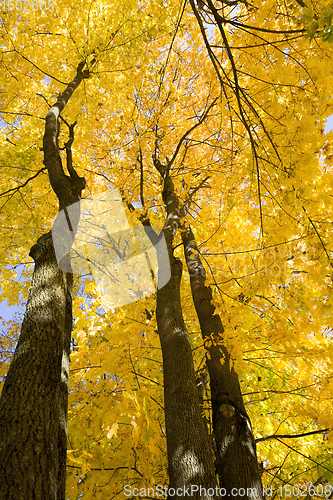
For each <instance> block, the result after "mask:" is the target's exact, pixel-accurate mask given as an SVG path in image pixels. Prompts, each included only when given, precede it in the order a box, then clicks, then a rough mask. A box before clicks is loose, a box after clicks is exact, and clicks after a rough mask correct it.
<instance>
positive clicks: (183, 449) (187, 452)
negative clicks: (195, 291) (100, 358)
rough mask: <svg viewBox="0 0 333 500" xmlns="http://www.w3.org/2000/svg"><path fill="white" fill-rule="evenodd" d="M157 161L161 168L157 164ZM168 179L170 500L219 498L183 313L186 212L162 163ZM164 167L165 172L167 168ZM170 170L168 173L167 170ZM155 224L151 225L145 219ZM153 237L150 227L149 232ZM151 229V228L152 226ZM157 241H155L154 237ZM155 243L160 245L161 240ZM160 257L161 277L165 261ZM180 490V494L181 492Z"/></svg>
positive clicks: (162, 331)
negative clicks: (177, 242) (181, 239)
mask: <svg viewBox="0 0 333 500" xmlns="http://www.w3.org/2000/svg"><path fill="white" fill-rule="evenodd" d="M156 163H157V162H156V161H155V166H156ZM158 165H159V167H156V168H158V170H159V171H160V173H161V175H162V177H163V179H164V189H163V195H162V196H163V200H164V203H165V207H166V210H167V218H166V222H165V224H164V228H163V234H164V237H165V240H166V245H167V250H168V258H169V262H170V269H171V279H170V280H169V282H168V283H167V284H166V285H164V286H163V287H162V288H158V291H157V308H156V317H157V327H158V334H159V337H160V341H161V348H162V354H163V375H164V411H165V427H166V437H167V451H168V472H169V479H170V483H169V488H170V489H171V488H173V489H174V490H175V491H174V492H173V490H171V492H170V498H172V499H181V498H184V497H185V498H186V497H188V498H189V497H191V498H193V499H194V500H199V499H203V500H208V499H214V498H216V496H215V495H216V487H217V481H216V476H215V470H214V465H213V457H212V449H211V446H210V443H209V440H208V434H207V429H206V427H205V424H204V422H203V419H202V416H201V407H200V404H199V395H198V391H197V387H196V380H195V372H194V365H193V357H192V350H191V345H190V341H189V336H188V333H187V330H186V326H185V323H184V319H183V315H182V307H181V300H180V282H181V277H182V263H181V261H180V260H179V259H177V258H175V256H174V254H173V247H172V243H173V238H174V236H175V233H176V231H177V229H178V227H179V224H180V220H181V209H179V207H178V198H177V195H176V194H175V192H174V186H173V182H172V180H171V177H170V175H169V173H168V172H167V169H166V167H162V166H161V165H160V164H158ZM161 169H162V170H161ZM163 169H164V170H163ZM143 224H144V225H145V226H149V221H148V220H146V221H143ZM146 230H147V234H148V236H150V237H151V233H150V232H149V229H148V228H146ZM150 230H151V228H150ZM152 241H153V239H152ZM153 243H154V244H156V238H155V242H154V241H153ZM158 257H159V273H160V272H161V273H162V274H163V272H164V269H163V264H164V262H165V261H164V262H163V260H164V259H165V257H164V256H163V259H162V258H161V256H158ZM177 489H179V490H178V493H177Z"/></svg>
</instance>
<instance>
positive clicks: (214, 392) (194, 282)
mask: <svg viewBox="0 0 333 500" xmlns="http://www.w3.org/2000/svg"><path fill="white" fill-rule="evenodd" d="M182 240H183V244H184V250H185V258H186V264H187V268H188V271H189V274H190V282H191V290H192V296H193V302H194V306H195V310H196V313H197V316H198V319H199V323H200V328H201V332H202V338H203V339H204V340H205V347H206V351H207V368H208V373H209V377H210V388H211V401H212V415H213V417H212V418H213V432H214V439H215V445H216V447H215V449H216V452H215V453H216V469H217V473H218V476H219V483H220V488H225V489H226V492H227V496H228V495H229V496H232V498H236V499H237V498H239V499H240V498H243V499H249V500H259V499H260V500H261V499H263V490H262V483H261V475H260V472H259V466H258V462H257V454H256V445H255V441H254V437H253V434H252V427H251V422H250V419H249V416H248V414H247V412H246V410H245V407H244V402H243V398H242V393H241V388H240V383H239V379H238V375H237V373H236V372H235V370H234V367H233V366H232V363H231V358H230V353H229V351H228V349H227V348H226V347H225V346H224V345H223V343H222V342H221V341H222V338H223V331H224V328H223V324H222V321H221V318H220V316H219V315H218V314H215V307H214V305H213V304H212V291H211V288H210V287H207V286H205V280H206V273H205V269H204V267H203V265H202V262H201V259H200V256H199V252H198V248H197V244H196V242H195V238H194V235H193V233H192V231H191V229H190V228H189V229H188V230H183V231H182ZM233 488H236V489H235V490H234V492H233V493H231V491H232V489H233ZM240 488H243V489H244V490H245V494H242V493H244V491H243V490H242V491H241V494H237V493H236V494H235V492H236V491H237V490H238V491H239V489H240Z"/></svg>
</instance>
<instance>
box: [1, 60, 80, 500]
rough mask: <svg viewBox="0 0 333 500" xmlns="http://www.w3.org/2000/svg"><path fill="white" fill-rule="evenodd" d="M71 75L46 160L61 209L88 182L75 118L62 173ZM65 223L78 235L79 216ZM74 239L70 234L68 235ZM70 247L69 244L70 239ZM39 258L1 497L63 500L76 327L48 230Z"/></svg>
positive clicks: (6, 429) (6, 417)
mask: <svg viewBox="0 0 333 500" xmlns="http://www.w3.org/2000/svg"><path fill="white" fill-rule="evenodd" d="M83 67H84V63H81V64H79V66H78V69H77V74H76V76H75V78H74V80H73V81H72V82H71V83H70V84H69V85H68V86H67V88H66V89H65V91H64V92H63V93H62V94H60V96H59V98H58V101H57V102H56V103H55V104H54V105H53V106H52V107H51V108H50V110H49V112H48V113H47V115H46V125H45V134H44V140H43V150H44V164H45V166H46V167H47V169H48V173H49V178H50V183H51V186H52V188H53V190H54V191H55V193H56V195H57V197H58V201H59V207H60V210H62V209H64V210H65V214H67V207H68V206H69V205H71V204H73V203H76V202H78V201H79V200H80V198H81V191H82V189H84V187H85V181H84V179H83V178H81V177H79V176H78V175H77V173H76V172H75V170H74V168H73V166H72V158H71V145H72V142H73V139H74V125H72V126H70V127H69V129H70V130H69V131H70V138H69V141H68V143H67V144H66V152H67V169H68V172H69V174H70V175H69V176H67V175H65V173H64V171H63V168H62V163H61V158H60V154H59V146H58V134H59V115H60V112H61V111H62V110H63V108H64V107H65V105H66V103H67V102H68V100H69V98H70V97H71V95H72V94H73V92H74V90H75V89H76V88H77V86H78V85H79V84H80V82H81V81H82V79H83V78H86V77H88V72H87V71H82V70H83ZM75 214H76V217H75V220H72V221H69V218H68V214H67V222H68V224H69V228H70V231H72V233H73V239H74V234H75V231H76V228H77V225H78V222H79V208H78V210H76V211H75ZM70 243H72V241H71V242H70ZM69 248H70V245H69ZM29 255H30V256H31V257H32V258H33V259H34V261H35V269H34V274H33V278H32V286H31V289H30V293H29V298H28V303H27V307H26V312H25V315H24V320H23V324H22V329H21V335H20V338H19V341H18V344H17V347H16V350H15V354H14V358H13V361H12V363H11V365H10V368H9V371H8V374H7V377H6V381H5V384H4V387H3V391H2V394H1V398H0V500H65V499H66V495H65V484H66V451H67V398H68V374H69V352H70V338H71V330H72V280H73V275H72V274H71V273H67V272H65V271H68V270H70V269H71V268H70V262H69V255H68V254H67V255H65V256H63V266H64V267H62V269H65V271H64V270H61V269H59V266H58V263H57V259H56V255H55V251H54V245H53V241H52V234H51V232H49V233H47V234H44V235H43V236H41V237H40V238H39V239H38V241H37V243H36V244H35V245H34V246H33V247H32V248H31V250H30V254H29Z"/></svg>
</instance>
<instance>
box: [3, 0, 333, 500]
mask: <svg viewBox="0 0 333 500" xmlns="http://www.w3.org/2000/svg"><path fill="white" fill-rule="evenodd" d="M50 6H52V5H50ZM324 8H325V2H317V3H316V5H314V12H315V11H318V12H320V11H321V9H324ZM58 9H59V11H58ZM60 9H61V10H60ZM75 9H77V10H75ZM42 14H43V13H42V12H40V11H38V12H37V13H36V15H35V17H34V18H33V19H29V22H28V18H27V17H26V15H25V14H24V12H23V13H22V14H20V16H18V15H17V12H7V13H6V14H5V15H4V17H3V20H2V29H3V47H2V50H3V63H2V64H3V67H4V73H3V76H2V87H3V89H4V92H5V94H3V97H2V101H1V110H2V113H3V114H2V117H3V124H4V127H3V129H2V130H3V141H2V153H1V165H2V169H3V171H4V173H5V174H6V175H4V176H3V181H2V183H3V185H2V189H1V193H2V199H3V206H2V214H3V215H2V217H3V220H4V222H6V221H8V222H6V223H7V225H8V226H10V227H14V228H17V229H18V228H21V227H22V225H21V218H24V220H26V221H28V222H27V224H26V226H27V230H28V231H30V234H29V238H27V233H26V232H24V231H20V232H19V231H18V232H17V233H16V234H15V235H14V234H13V233H9V231H7V233H8V234H6V237H5V238H4V239H3V242H2V255H3V256H5V255H6V252H7V249H8V248H12V249H14V252H13V253H12V256H11V260H5V258H4V257H3V258H2V259H3V262H4V263H5V266H4V270H3V281H4V282H6V283H8V286H7V287H6V292H5V293H4V297H5V298H7V297H8V296H9V293H11V295H12V300H13V301H17V300H18V291H19V290H20V287H19V286H18V285H17V283H15V281H11V282H10V277H11V276H12V274H13V272H14V269H13V267H14V266H15V264H13V262H14V259H15V262H22V261H24V257H23V255H26V254H27V253H28V251H27V241H26V240H27V239H29V241H31V233H32V235H33V237H34V238H36V237H37V235H38V234H40V232H43V231H45V226H46V225H47V223H48V222H49V221H50V220H51V214H52V215H53V216H55V215H56V213H55V204H54V202H53V200H54V198H51V197H49V194H48V193H49V192H50V190H51V188H50V186H49V184H48V180H47V177H46V168H43V167H41V166H40V165H41V160H42V158H41V152H40V148H41V137H42V133H43V127H41V126H40V118H38V117H39V116H40V115H43V112H42V111H41V110H42V108H43V107H44V106H45V108H44V109H45V111H46V109H47V106H48V104H47V103H48V102H50V101H51V100H52V99H53V101H54V99H55V97H54V96H56V95H57V94H58V93H59V92H63V91H64V89H65V88H66V87H67V86H68V82H70V81H71V80H72V78H73V74H74V68H77V67H78V65H79V64H81V65H80V66H79V68H81V71H82V68H83V67H85V68H87V69H86V71H89V75H90V78H89V79H84V80H83V81H82V82H81V85H80V86H79V87H78V88H77V89H76V91H75V94H74V95H73V97H72V98H71V100H70V102H69V103H68V105H67V107H66V108H65V109H64V112H63V119H64V122H63V123H64V124H65V126H64V127H63V129H64V130H63V131H60V134H59V144H60V145H62V144H65V146H64V150H66V152H67V158H68V166H69V169H68V171H69V174H70V175H71V178H72V181H73V179H74V178H75V179H76V181H77V183H79V184H80V186H79V188H80V189H79V191H80V190H81V188H83V187H84V186H83V181H82V180H81V181H80V180H79V179H82V178H83V176H84V178H85V179H86V185H87V188H88V189H89V195H92V196H93V197H94V196H98V195H100V194H101V193H102V192H104V191H106V190H110V189H114V188H116V189H118V191H119V192H120V193H121V197H122V203H123V206H124V207H125V209H126V217H127V221H128V224H129V225H131V226H133V227H141V228H142V227H143V228H145V230H146V232H147V235H148V236H149V237H150V238H151V243H152V244H156V241H157V239H158V238H161V234H163V235H164V238H165V241H166V245H167V251H168V257H169V263H170V269H171V279H170V281H169V282H168V283H167V284H165V286H163V287H161V288H158V287H157V290H156V293H155V295H154V294H153V295H150V296H148V295H144V294H142V293H141V292H142V290H141V292H140V289H135V286H136V285H134V284H133V281H131V279H132V280H133V276H132V278H131V277H130V275H129V276H128V280H129V283H130V285H129V286H132V287H134V288H133V289H135V291H136V293H137V294H139V293H141V299H140V300H138V301H135V302H132V303H128V304H126V305H123V306H122V307H118V308H117V307H116V306H115V304H114V303H112V297H111V298H110V297H109V296H108V295H107V294H105V293H103V292H105V289H103V283H102V282H100V283H98V280H97V282H96V283H94V281H93V280H92V276H91V272H92V273H93V274H94V269H93V266H94V265H96V262H93V260H92V259H91V258H90V259H88V262H89V265H90V268H89V266H87V272H83V273H80V274H79V275H78V276H76V281H75V284H74V292H75V293H74V297H73V314H74V320H75V322H74V330H73V332H72V336H73V339H74V340H73V344H72V353H71V368H70V392H69V422H68V424H69V438H68V444H69V451H68V463H67V473H68V477H67V495H68V496H69V497H70V498H72V497H73V498H92V496H93V495H97V496H98V495H99V496H101V495H103V497H105V496H110V498H111V497H114V496H117V495H119V496H120V495H121V496H123V494H124V492H125V493H126V494H128V496H130V495H132V496H135V495H134V493H133V492H129V490H131V489H133V488H148V487H153V486H154V485H155V486H156V485H158V484H160V485H166V486H167V485H169V486H170V488H178V487H184V488H187V487H190V486H191V485H201V486H203V487H206V489H207V490H208V489H209V488H211V489H213V490H214V493H207V492H206V493H202V492H200V491H196V489H195V488H194V490H193V496H194V497H197V498H209V497H213V498H215V497H217V496H218V495H217V493H216V491H215V488H216V485H217V480H218V484H219V487H220V488H225V489H226V492H228V493H229V491H230V490H231V489H232V488H244V495H243V491H240V492H239V494H238V496H239V497H240V496H241V497H245V498H262V491H261V480H262V481H263V485H264V487H265V488H267V487H269V486H272V492H273V490H274V491H275V492H277V493H279V494H282V493H283V491H284V489H283V488H285V485H286V484H291V485H292V486H294V487H295V488H297V487H298V488H299V489H301V488H302V487H303V486H304V485H305V484H306V482H307V481H312V482H313V483H314V486H313V488H315V491H312V490H311V491H312V493H313V492H314V493H317V495H318V496H320V495H321V493H320V490H319V489H318V488H319V486H320V485H321V487H322V488H323V489H325V488H327V487H328V486H327V484H328V483H327V482H330V481H331V478H332V465H331V464H330V460H331V458H330V446H331V445H330V440H329V439H327V436H328V432H329V429H330V427H331V416H330V415H331V395H330V380H331V379H330V366H331V361H330V360H331V347H330V335H331V330H330V300H331V299H330V296H331V294H330V288H331V257H330V252H331V250H330V236H331V233H330V225H331V222H330V221H331V216H332V214H331V210H332V208H331V207H332V203H331V199H332V196H331V194H332V193H331V185H332V183H331V175H332V173H331V147H332V146H331V141H332V138H331V134H327V135H326V136H325V135H324V134H323V125H324V122H325V118H326V117H327V116H328V115H329V114H330V106H331V97H330V95H331V87H330V85H331V72H330V69H329V68H330V66H329V65H328V64H326V62H327V61H329V57H330V55H331V48H330V46H328V45H327V44H326V43H325V41H321V40H316V39H315V40H314V41H312V43H311V44H310V43H309V40H308V39H306V38H304V34H305V28H304V27H303V22H304V18H303V20H302V17H301V16H302V14H303V15H304V11H302V6H301V5H300V3H299V2H296V3H295V2H291V3H290V4H289V5H286V4H285V3H282V2H281V3H280V2H278V3H276V2H271V1H268V0H267V1H266V2H263V3H262V4H261V6H260V9H258V8H257V7H256V6H254V5H250V4H249V3H247V2H245V3H242V2H215V3H214V2H211V1H210V0H207V2H203V3H200V5H199V4H198V5H197V4H196V3H194V2H190V4H185V3H184V4H183V5H182V7H181V8H180V10H179V6H178V4H177V5H176V3H173V2H169V3H168V4H166V3H164V4H162V3H152V4H151V5H149V6H147V7H146V6H144V7H143V6H141V5H140V4H138V5H134V4H133V3H132V2H131V3H128V4H127V3H126V2H125V3H124V2H122V4H121V5H120V4H119V5H113V6H111V5H102V4H97V3H96V5H94V6H91V8H90V9H89V10H88V11H86V10H85V8H83V6H81V5H80V4H76V6H74V5H73V6H72V5H71V4H68V3H66V5H61V6H60V5H59V6H55V10H54V11H52V10H50V15H49V17H47V16H45V15H44V16H43V15H42ZM55 20H56V22H57V26H58V27H59V29H58V30H57V31H55V30H54V28H53V26H54V22H55ZM65 20H66V21H65ZM305 21H307V20H306V19H305ZM65 24H66V26H69V27H70V28H63V26H64V25H65ZM105 26H107V27H108V28H107V30H106V32H105ZM103 30H104V31H103ZM32 39H33V40H36V43H35V45H34V47H32V45H31V42H30V41H31V40H32ZM50 51H52V60H53V61H54V63H53V64H52V68H51V67H50V66H49V61H50V56H49V54H50ZM74 54H75V55H74ZM84 64H85V66H83V65H84ZM78 74H79V73H78ZM87 74H88V73H86V75H87ZM60 75H61V76H60ZM74 80H75V79H74ZM52 96H53V97H52ZM58 102H59V98H58ZM51 109H52V108H51ZM45 114H46V113H45ZM47 116H50V115H47ZM55 121H57V120H55ZM76 121H77V126H76V129H75V131H76V133H75V142H74V143H73V140H74V125H72V124H74V123H75V122H76ZM66 123H67V124H68V126H67V125H66ZM47 124H48V122H46V125H47ZM54 125H55V123H54V121H53V127H54ZM67 129H68V130H69V139H68V138H67V137H66V136H65V133H67ZM64 131H65V132H64ZM53 134H54V132H53ZM45 137H46V135H45ZM72 143H73V158H72V159H71V154H72V153H71V146H72ZM66 145H67V148H66ZM45 147H46V144H45V143H44V152H45ZM60 154H62V153H60ZM57 155H58V152H55V151H54V150H53V152H52V155H51V157H52V158H53V161H55V160H54V159H56V161H58V164H59V160H57V158H59V156H57ZM33 165H37V167H33ZM73 166H75V167H74V170H73V172H76V171H77V172H78V174H74V173H73V175H74V177H73V175H72V174H71V170H70V169H71V168H73ZM32 167H33V168H32ZM45 167H47V165H45ZM29 170H32V171H33V172H32V173H31V175H29V174H28V172H29ZM48 170H49V171H50V169H49V168H48ZM50 180H51V187H52V188H53V191H55V192H56V193H57V190H58V187H57V186H56V183H54V182H52V175H51V178H50ZM68 182H70V181H68ZM57 194H58V193H57ZM51 196H54V195H51ZM90 197H91V196H90ZM74 198H75V200H74V199H72V198H71V199H70V200H65V201H63V202H60V209H65V208H66V207H68V206H69V205H70V204H71V203H73V202H74V201H76V199H77V197H76V195H75V196H74ZM87 198H88V194H87V191H84V194H83V202H84V201H85V199H87ZM17 206H18V207H19V210H17ZM38 206H40V207H43V208H44V213H43V212H41V211H40V210H36V208H37V207H38ZM14 207H15V209H14ZM84 213H85V212H84V211H83V214H84ZM29 217H30V219H29ZM79 227H80V226H79ZM101 227H102V226H100V227H99V231H101ZM48 228H49V226H48ZM151 228H159V230H163V232H162V233H158V231H157V230H156V229H154V230H153V229H151ZM103 230H104V229H103ZM106 236H107V237H106ZM109 236H110V234H109V233H106V232H105V231H104V233H103V232H101V234H100V236H99V238H100V239H99V242H101V241H102V240H104V241H107V240H108V238H109ZM117 238H118V239H117ZM117 238H116V237H115V236H112V234H111V237H110V238H109V240H108V245H109V246H110V245H111V246H112V245H113V247H112V248H113V251H115V250H114V248H116V249H117V252H118V257H119V259H122V258H124V257H125V256H126V258H128V257H132V258H134V256H135V255H137V253H138V251H136V250H135V245H136V246H137V245H138V242H137V241H136V242H135V243H133V244H130V243H128V241H129V240H128V239H127V240H126V238H125V239H122V236H119V235H118V237H117ZM116 240H117V241H116ZM43 241H44V239H43ZM110 242H111V243H110ZM117 242H118V243H117ZM116 243H117V245H118V246H117V245H116ZM89 248H90V247H89ZM105 248H106V247H105ZM183 250H184V252H183ZM73 251H74V253H75V247H74V249H73ZM73 251H72V252H73ZM96 252H97V250H96ZM107 252H109V250H107ZM110 252H111V251H110ZM135 252H136V253H135ZM7 254H8V252H7ZM96 254H98V252H97V253H96ZM110 254H111V253H110ZM98 255H100V254H98ZM108 255H109V254H108ZM74 256H75V255H74V254H73V253H72V263H73V262H74ZM54 258H55V255H54V254H53V255H52V259H51V260H52V262H53V264H52V265H54V266H55V267H54V269H55V272H56V273H58V274H57V276H59V279H61V280H62V283H65V281H66V280H67V278H65V276H68V275H67V274H66V273H64V272H63V271H61V268H62V266H60V269H59V267H56V265H55V260H54ZM182 262H183V264H182ZM36 266H37V262H36ZM185 266H186V268H187V269H188V271H189V273H188V274H187V273H186V272H185V270H184V269H185ZM36 268H37V267H36ZM183 268H184V269H183ZM56 269H58V270H56ZM89 273H90V274H89ZM35 274H36V272H35ZM64 280H65V281H64ZM69 280H70V278H69ZM33 283H34V282H33ZM33 286H34V285H33ZM66 286H67V285H66ZM66 286H65V285H61V290H62V293H63V294H64V304H65V301H67V303H68V304H69V301H68V300H67V297H68V294H67V289H66ZM68 286H69V285H68ZM25 287H26V285H25V284H23V289H24V288H25ZM33 290H34V289H32V291H31V293H34V292H33ZM98 290H99V291H98ZM99 292H101V293H99ZM66 294H67V295H66ZM30 296H32V295H30ZM155 310H156V319H155ZM28 311H29V306H28V307H27V314H28ZM61 311H62V312H61V314H60V313H59V314H60V316H61V317H65V316H64V315H65V313H66V307H65V305H62V306H61ZM41 314H42V310H41V309H40V308H39V309H38V312H37V314H36V315H35V317H39V318H40V317H41ZM69 316H71V314H69V313H68V309H67V317H69ZM24 324H27V320H25V322H24ZM24 324H23V326H22V334H24ZM37 325H40V321H39V322H38V323H37ZM67 325H69V320H67ZM69 328H70V326H69ZM53 329H56V325H54V326H53ZM8 331H9V332H10V330H8ZM45 333H46V332H45ZM156 333H158V336H157V335H156ZM47 338H53V339H55V338H56V337H55V336H53V335H48V336H47ZM67 338H68V335H67ZM3 342H4V347H5V342H6V337H4V340H3ZM21 343H22V337H21V340H20V342H19V344H18V348H19V346H20V345H21ZM67 343H68V341H67ZM62 352H63V346H62V344H61V343H60V342H56V349H55V350H54V351H53V350H52V353H53V354H54V356H56V357H57V366H58V367H59V366H60V360H61V357H60V353H62ZM17 357H18V356H15V357H14V361H13V364H12V367H13V368H10V370H9V374H8V377H7V382H6V385H5V389H4V396H2V399H1V401H2V402H5V404H4V408H5V411H7V412H8V404H6V400H5V399H4V398H5V397H6V393H7V389H6V386H7V387H8V386H9V387H10V380H11V378H10V377H11V375H10V373H11V372H13V370H14V368H15V363H16V361H15V360H16V359H17ZM205 366H207V369H206V368H205ZM207 372H208V374H209V379H210V386H209V385H208V384H207V375H206V374H207ZM4 373H5V369H4V370H3V374H4ZM38 373H39V374H40V376H41V379H42V380H44V378H43V374H42V372H38ZM52 373H55V372H52ZM57 373H58V374H59V373H60V372H59V370H58V371H57ZM196 376H197V377H198V378H197V384H198V386H199V389H200V391H199V393H200V394H199V393H198V391H197V388H196V383H195V377H196ZM8 381H9V382H8ZM44 381H45V380H44ZM58 384H59V377H58ZM15 387H17V388H19V384H15ZM32 387H33V389H34V390H35V391H37V392H36V394H37V395H38V396H40V397H44V396H43V394H42V393H39V392H38V385H37V383H36V384H33V386H32ZM163 387H164V396H163ZM49 403H50V404H51V403H52V404H56V398H55V399H54V400H52V401H49ZM39 406H40V405H39ZM29 408H30V407H29V405H27V409H29ZM12 411H15V407H13V408H12ZM34 411H37V414H38V415H39V413H38V406H37V405H36V408H34ZM250 419H251V421H252V426H251V422H250ZM57 421H59V419H57V417H56V415H54V422H57ZM37 427H38V426H37ZM52 435H53V434H52ZM53 437H55V434H54V435H53ZM45 438H46V439H47V440H48V436H47V435H46V436H45ZM165 441H166V442H165ZM48 442H49V440H48ZM34 443H35V444H36V441H34ZM323 443H324V446H323ZM256 444H257V447H258V450H257V453H258V456H256ZM310 448H311V452H310V451H308V449H309V450H310ZM61 449H62V450H64V444H62V446H61ZM213 455H215V467H216V473H217V479H216V477H215V467H214V465H213V458H212V457H213ZM166 456H168V465H167V463H166ZM260 461H262V464H261V466H259V462H260ZM62 465H63V466H64V462H62ZM62 470H63V467H62ZM314 470H315V471H316V473H315V474H314ZM261 475H262V478H261ZM38 480H39V479H38ZM331 482H332V481H331ZM56 483H57V484H56V488H59V490H61V489H62V491H63V487H62V486H61V487H60V486H59V485H60V484H61V481H56ZM126 485H127V487H126ZM144 491H145V493H144V494H143V496H147V497H149V496H154V495H152V494H150V495H149V494H148V493H147V490H146V489H145V490H144ZM295 491H296V490H295ZM302 491H303V490H302ZM307 492H308V490H306V493H307ZM312 493H311V494H312ZM1 494H2V495H5V494H7V492H5V493H3V492H2V491H1ZM23 494H25V493H24V492H23ZM178 495H179V494H178ZM171 496H172V495H171V494H170V497H171ZM234 496H236V497H237V495H234ZM16 497H17V498H18V494H17V493H16ZM58 497H59V498H65V497H64V493H61V494H60V493H59V495H58ZM22 498H25V497H22ZM55 498H57V497H55Z"/></svg>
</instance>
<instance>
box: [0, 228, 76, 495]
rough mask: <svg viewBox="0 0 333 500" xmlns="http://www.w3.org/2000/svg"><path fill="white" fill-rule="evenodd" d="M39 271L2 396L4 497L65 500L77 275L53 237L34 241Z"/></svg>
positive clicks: (0, 475)
mask: <svg viewBox="0 0 333 500" xmlns="http://www.w3.org/2000/svg"><path fill="white" fill-rule="evenodd" d="M30 256H31V257H32V258H33V259H34V260H35V270H34V274H33V278H32V286H31V289H30V294H29V298H28V303H27V307H26V312H25V316H24V321H23V324H22V329H21V335H20V339H19V342H18V344H17V347H16V350H15V355H14V359H13V361H12V363H11V365H10V368H9V372H8V374H7V378H6V382H5V385H4V388H3V391H2V394H1V399H0V436H1V444H0V498H1V500H30V499H31V500H32V499H45V500H46V499H50V500H53V499H54V500H56V499H57V500H65V479H66V475H65V471H66V440H67V392H68V373H69V350H70V338H71V329H72V298H71V293H72V275H71V274H69V273H65V272H63V271H60V269H59V267H58V264H57V260H56V258H55V254H54V249H53V244H52V236H51V233H47V234H45V235H43V236H42V237H41V238H39V240H38V242H37V243H36V244H35V245H34V246H33V247H32V248H31V251H30Z"/></svg>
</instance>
